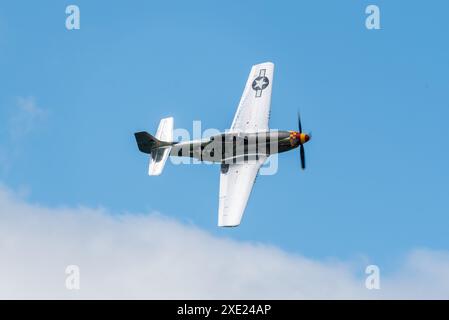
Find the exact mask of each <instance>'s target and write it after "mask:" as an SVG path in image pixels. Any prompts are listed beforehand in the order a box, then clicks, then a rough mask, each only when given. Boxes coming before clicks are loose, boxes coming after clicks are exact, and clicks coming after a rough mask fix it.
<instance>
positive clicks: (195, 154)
mask: <svg viewBox="0 0 449 320" xmlns="http://www.w3.org/2000/svg"><path fill="white" fill-rule="evenodd" d="M273 72H274V64H273V63H271V62H266V63H262V64H258V65H255V66H253V67H252V69H251V72H250V74H249V77H248V80H247V82H246V86H245V90H244V91H243V95H242V98H241V100H240V104H239V106H238V108H237V112H236V114H235V116H234V120H233V121H232V125H231V129H230V130H229V131H226V132H224V133H221V134H219V135H216V136H212V137H210V138H207V139H202V140H194V141H182V142H173V118H165V119H162V120H161V122H160V123H159V127H158V129H157V133H156V136H155V137H153V136H152V135H150V134H149V133H147V132H137V133H135V137H136V141H137V145H138V147H139V150H140V151H141V152H144V153H147V154H150V155H151V158H150V166H149V170H148V174H149V175H150V176H154V175H159V174H161V172H162V169H163V168H164V165H165V162H166V161H167V158H168V156H169V155H170V156H172V157H183V156H186V157H191V158H196V159H199V160H201V161H212V162H217V163H221V171H220V193H219V209H218V226H220V227H235V226H238V225H239V224H240V221H241V220H242V216H243V212H244V211H245V208H246V204H247V202H248V198H249V196H250V193H251V190H252V187H253V184H254V181H255V179H256V176H257V173H258V172H259V169H260V167H261V166H262V165H263V163H264V162H265V160H266V159H267V158H268V157H269V156H270V155H272V154H276V153H281V152H285V151H289V150H292V149H295V148H297V147H299V148H300V155H301V167H302V168H303V169H305V155H304V144H305V143H306V142H307V141H309V140H310V134H305V133H303V132H302V126H301V120H300V117H299V114H298V131H275V130H269V127H268V120H269V117H270V105H271V89H272V85H273Z"/></svg>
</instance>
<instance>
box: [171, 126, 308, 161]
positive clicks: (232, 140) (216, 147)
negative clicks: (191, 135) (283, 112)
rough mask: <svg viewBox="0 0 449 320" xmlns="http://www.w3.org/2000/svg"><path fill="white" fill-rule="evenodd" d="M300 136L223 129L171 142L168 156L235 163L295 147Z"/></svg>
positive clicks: (277, 132) (285, 133)
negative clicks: (188, 139)
mask: <svg viewBox="0 0 449 320" xmlns="http://www.w3.org/2000/svg"><path fill="white" fill-rule="evenodd" d="M300 139H301V138H300V136H299V133H298V132H295V131H275V130H272V131H266V132H255V133H242V132H226V133H221V134H218V135H215V136H212V137H210V138H206V139H202V140H193V141H185V142H178V143H175V144H174V145H172V149H171V151H170V156H175V157H191V158H195V159H198V160H200V161H210V162H220V163H227V162H230V163H236V162H241V161H247V160H252V159H258V158H259V157H260V156H269V155H272V154H275V153H281V152H285V151H289V150H292V149H295V148H297V147H298V146H299V145H300ZM307 139H308V138H307Z"/></svg>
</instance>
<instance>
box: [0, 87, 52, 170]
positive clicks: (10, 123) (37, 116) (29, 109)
mask: <svg viewBox="0 0 449 320" xmlns="http://www.w3.org/2000/svg"><path fill="white" fill-rule="evenodd" d="M46 116H47V112H46V110H45V109H44V108H42V107H40V106H38V104H37V103H36V98H35V97H33V96H28V97H16V98H15V99H14V103H13V104H12V108H11V111H10V115H9V117H7V118H6V119H5V120H4V121H3V123H0V125H1V126H2V129H3V130H1V131H2V134H3V139H2V144H1V145H0V173H6V172H8V171H9V170H10V168H11V166H12V164H13V162H14V159H15V158H16V157H17V156H18V154H19V153H20V151H21V150H22V147H23V140H24V139H25V138H26V137H27V135H29V134H30V133H31V132H32V131H33V130H34V129H35V128H36V126H38V125H39V123H40V122H42V121H43V120H44V119H45V118H46Z"/></svg>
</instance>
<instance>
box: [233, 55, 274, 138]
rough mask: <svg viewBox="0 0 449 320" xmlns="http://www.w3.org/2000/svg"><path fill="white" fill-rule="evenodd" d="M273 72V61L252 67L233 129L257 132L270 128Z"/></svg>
mask: <svg viewBox="0 0 449 320" xmlns="http://www.w3.org/2000/svg"><path fill="white" fill-rule="evenodd" d="M273 73H274V64H273V63H271V62H265V63H261V64H257V65H254V66H253V67H252V68H251V72H250V73H249V76H248V80H247V81H246V85H245V90H244V91H243V94H242V98H241V99H240V103H239V106H238V108H237V112H236V113H235V116H234V120H233V121H232V125H231V131H241V132H257V131H266V130H268V129H269V126H268V121H269V118H270V106H271V89H272V86H273Z"/></svg>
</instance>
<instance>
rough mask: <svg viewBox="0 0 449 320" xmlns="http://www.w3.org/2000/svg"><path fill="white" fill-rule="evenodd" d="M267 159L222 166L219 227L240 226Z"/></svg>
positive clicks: (261, 158)
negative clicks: (255, 183) (257, 178)
mask: <svg viewBox="0 0 449 320" xmlns="http://www.w3.org/2000/svg"><path fill="white" fill-rule="evenodd" d="M266 159H267V157H260V158H259V160H253V161H248V162H246V163H237V164H229V165H222V168H221V172H220V196H219V209H218V226H219V227H235V226H238V225H239V224H240V221H241V220H242V216H243V212H244V211H245V208H246V203H247V202H248V199H249V196H250V194H251V190H252V188H253V185H254V182H255V180H256V177H257V173H258V172H259V169H260V167H261V166H262V165H263V163H264V162H265V160H266Z"/></svg>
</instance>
